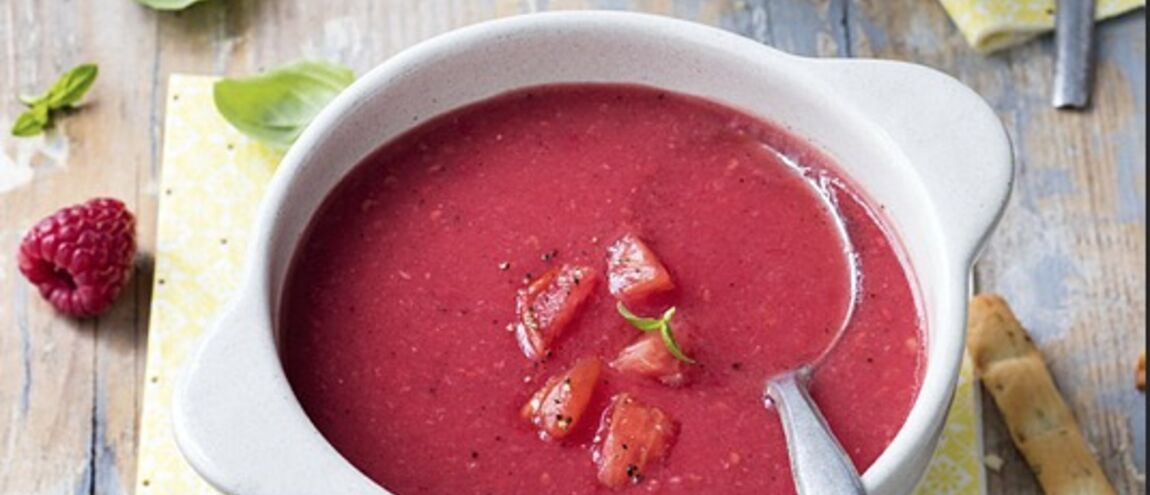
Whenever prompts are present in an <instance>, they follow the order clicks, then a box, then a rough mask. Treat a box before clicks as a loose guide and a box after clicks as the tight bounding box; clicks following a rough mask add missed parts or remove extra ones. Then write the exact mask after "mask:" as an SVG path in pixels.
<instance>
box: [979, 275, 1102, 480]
mask: <svg viewBox="0 0 1150 495" xmlns="http://www.w3.org/2000/svg"><path fill="white" fill-rule="evenodd" d="M967 324H968V333H967V337H966V338H967V341H966V343H967V349H968V350H969V351H970V355H971V358H973V359H974V365H975V372H976V373H977V374H978V376H979V377H981V378H982V383H983V385H985V386H986V388H987V390H989V391H990V395H991V396H993V397H994V402H995V403H996V404H997V405H998V410H999V411H1001V412H1002V416H1003V418H1004V419H1005V420H1006V426H1007V428H1008V429H1009V430H1010V436H1011V438H1012V439H1013V440H1014V445H1015V446H1017V447H1018V450H1019V451H1021V452H1022V456H1023V457H1024V458H1026V463H1027V464H1029V465H1030V469H1031V470H1032V471H1034V475H1035V476H1036V477H1037V478H1038V482H1039V483H1040V484H1041V485H1042V489H1043V491H1045V492H1046V493H1047V495H1079V494H1081V495H1107V494H1113V493H1115V492H1114V488H1113V487H1112V486H1110V481H1109V480H1107V479H1106V474H1105V473H1103V472H1102V468H1101V467H1099V465H1098V461H1097V460H1095V459H1094V455H1093V454H1091V452H1090V449H1089V448H1088V447H1087V445H1086V440H1085V438H1083V436H1082V431H1081V430H1079V428H1078V423H1077V422H1076V421H1075V420H1074V414H1073V413H1071V412H1070V408H1069V407H1067V406H1066V402H1065V401H1064V400H1063V399H1062V395H1061V394H1059V392H1058V389H1057V388H1056V387H1055V385H1054V380H1053V379H1052V378H1051V377H1050V372H1049V371H1048V370H1047V369H1046V363H1045V361H1043V360H1042V355H1041V354H1039V352H1038V348H1037V347H1035V345H1034V342H1033V341H1032V340H1030V336H1029V335H1027V333H1026V330H1025V329H1024V328H1022V325H1021V324H1019V323H1018V320H1017V319H1015V317H1014V314H1013V313H1012V312H1011V311H1010V307H1009V306H1007V305H1006V301H1004V300H1003V299H1002V298H1001V297H999V296H997V295H993V294H981V295H978V296H975V298H974V300H973V301H971V303H970V315H969V318H968V321H967Z"/></svg>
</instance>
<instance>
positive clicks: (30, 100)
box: [17, 95, 48, 107]
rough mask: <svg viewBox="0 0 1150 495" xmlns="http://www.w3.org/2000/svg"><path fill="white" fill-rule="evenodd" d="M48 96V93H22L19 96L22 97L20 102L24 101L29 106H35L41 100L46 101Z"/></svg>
mask: <svg viewBox="0 0 1150 495" xmlns="http://www.w3.org/2000/svg"><path fill="white" fill-rule="evenodd" d="M47 96H48V95H41V96H28V95H20V96H18V97H17V98H19V99H20V103H23V104H25V105H27V106H29V107H34V106H36V105H38V104H39V103H40V102H42V101H44V100H45V99H46V98H47Z"/></svg>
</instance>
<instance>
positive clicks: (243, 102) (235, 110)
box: [212, 60, 355, 148]
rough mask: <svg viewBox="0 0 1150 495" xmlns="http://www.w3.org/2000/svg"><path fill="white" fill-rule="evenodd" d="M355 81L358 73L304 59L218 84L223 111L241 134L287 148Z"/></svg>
mask: <svg viewBox="0 0 1150 495" xmlns="http://www.w3.org/2000/svg"><path fill="white" fill-rule="evenodd" d="M353 81H355V73H353V72H352V71H351V69H348V68H346V67H344V66H342V65H339V64H335V63H332V62H326V61H322V60H303V61H299V62H294V63H291V64H288V65H285V66H283V67H279V68H276V69H273V70H270V71H267V72H265V73H263V74H260V75H258V76H253V77H248V78H243V79H223V80H220V81H219V82H217V83H216V84H215V87H214V88H213V95H212V96H213V99H214V100H215V102H216V109H217V110H219V112H220V115H223V117H224V119H225V120H227V121H228V123H230V124H231V125H232V126H233V127H235V128H236V129H238V130H239V131H240V132H242V133H244V134H246V135H248V136H249V137H252V138H254V139H257V140H259V141H262V142H264V143H266V144H269V145H271V146H273V147H276V148H286V147H288V146H289V145H291V143H292V142H294V141H295V140H296V138H298V137H299V135H300V133H302V132H303V130H304V128H306V127H307V125H308V124H309V123H311V121H312V119H314V118H315V116H316V115H317V114H318V113H319V112H320V110H323V108H324V107H326V106H327V104H328V103H329V102H331V100H332V99H333V98H335V97H336V95H338V94H339V93H340V92H342V91H343V90H344V88H346V87H347V86H349V85H350V84H351V83H352V82H353Z"/></svg>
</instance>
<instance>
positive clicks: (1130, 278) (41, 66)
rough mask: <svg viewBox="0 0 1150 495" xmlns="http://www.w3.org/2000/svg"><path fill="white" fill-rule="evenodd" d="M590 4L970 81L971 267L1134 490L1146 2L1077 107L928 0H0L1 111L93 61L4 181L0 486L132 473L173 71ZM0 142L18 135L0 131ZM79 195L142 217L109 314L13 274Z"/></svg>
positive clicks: (362, 50) (364, 48)
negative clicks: (976, 134)
mask: <svg viewBox="0 0 1150 495" xmlns="http://www.w3.org/2000/svg"><path fill="white" fill-rule="evenodd" d="M588 7H594V8H609V9H637V10H643V11H648V12H655V13H660V14H665V15H675V16H679V17H684V18H688V19H694V20H698V21H700V22H706V23H710V24H716V25H720V26H723V27H724V28H727V29H730V30H733V31H736V32H739V33H741V34H744V35H746V36H749V37H751V38H753V39H756V40H758V41H761V42H764V43H768V44H771V45H774V46H777V47H779V48H782V49H785V50H788V51H791V52H795V53H799V54H804V55H819V56H867V57H870V56H878V57H884V58H895V59H902V60H910V61H915V62H919V63H924V64H927V65H930V66H933V67H936V68H939V69H941V70H944V71H946V72H948V73H950V74H952V75H954V76H956V77H958V78H959V79H961V80H963V81H964V82H966V83H967V84H969V85H971V86H972V87H974V88H975V89H976V90H977V91H979V92H980V93H981V94H982V95H984V96H985V97H986V98H987V99H988V101H990V102H991V104H992V105H993V106H994V107H995V109H996V110H997V111H998V112H999V114H1000V116H1001V117H1002V118H1003V120H1004V121H1005V122H1006V123H1007V125H1008V127H1009V130H1010V132H1011V134H1012V137H1013V138H1014V141H1015V151H1016V153H1017V154H1018V157H1019V164H1020V169H1019V171H1020V175H1019V184H1018V190H1017V192H1016V195H1015V197H1014V200H1013V204H1012V206H1011V210H1010V212H1009V213H1008V215H1007V217H1006V218H1005V219H1004V222H1003V225H1002V228H1001V229H1000V232H999V234H998V235H997V236H996V237H995V238H994V240H993V241H992V243H991V246H990V248H989V250H988V251H987V253H986V256H985V258H984V260H983V261H982V263H980V265H979V268H978V280H979V283H980V284H981V286H982V287H983V288H986V289H989V290H995V291H999V292H1002V293H1004V294H1005V295H1006V296H1007V297H1008V298H1009V299H1010V300H1011V302H1012V303H1013V304H1014V306H1015V309H1016V311H1017V312H1018V314H1019V316H1020V317H1021V318H1022V320H1023V321H1024V322H1025V323H1027V324H1028V325H1029V327H1030V329H1031V331H1032V333H1034V334H1035V335H1036V337H1037V340H1038V341H1039V344H1040V345H1041V347H1042V349H1043V351H1044V352H1045V353H1046V354H1047V357H1048V359H1049V361H1050V363H1051V366H1052V368H1053V372H1054V375H1055V377H1056V379H1057V380H1058V382H1059V384H1060V386H1062V387H1063V389H1064V390H1065V391H1066V395H1067V398H1068V399H1069V402H1070V403H1071V406H1072V407H1073V408H1074V409H1075V411H1076V412H1077V414H1078V415H1079V417H1080V419H1081V422H1082V424H1083V429H1084V431H1085V433H1086V434H1087V436H1088V437H1089V438H1090V440H1091V441H1092V443H1093V444H1094V446H1095V447H1096V449H1097V450H1098V452H1099V453H1100V456H1101V458H1102V461H1103V465H1104V467H1105V469H1106V471H1107V473H1108V474H1109V475H1110V477H1111V479H1112V480H1114V482H1115V484H1116V486H1117V487H1118V489H1119V490H1120V491H1121V492H1123V493H1135V492H1139V493H1140V492H1142V491H1144V489H1145V485H1144V481H1143V480H1142V478H1141V476H1142V475H1141V473H1144V472H1145V462H1146V460H1145V428H1144V424H1145V411H1146V404H1145V396H1144V395H1141V394H1138V393H1136V392H1133V389H1132V386H1131V372H1132V366H1133V359H1134V357H1135V355H1136V354H1137V350H1138V349H1141V348H1144V346H1145V333H1144V328H1145V323H1146V320H1145V312H1144V310H1143V308H1144V306H1145V302H1146V301H1145V282H1146V281H1145V276H1144V273H1145V267H1146V259H1145V207H1144V204H1145V160H1144V157H1145V151H1146V148H1145V146H1146V144H1145V136H1146V128H1145V122H1146V95H1145V82H1146V65H1145V17H1144V14H1141V13H1138V14H1134V15H1129V16H1126V17H1125V18H1123V19H1120V20H1117V21H1115V22H1110V23H1106V24H1104V25H1102V26H1100V27H1099V29H1098V35H1099V37H1100V43H1099V44H1100V47H1099V52H1100V53H1099V59H1098V60H1099V63H1098V67H1099V72H1098V77H1097V81H1096V88H1097V93H1096V95H1095V98H1094V106H1093V108H1092V109H1091V110H1090V111H1088V112H1085V113H1081V114H1068V113H1059V112H1055V111H1053V110H1051V109H1049V108H1048V104H1047V101H1048V99H1049V85H1050V80H1051V79H1050V77H1051V74H1052V71H1053V66H1052V61H1053V58H1052V53H1053V52H1052V49H1051V48H1052V47H1051V43H1050V42H1049V41H1048V40H1047V41H1040V42H1037V43H1032V44H1029V45H1027V46H1024V47H1021V48H1018V49H1014V50H1010V51H1008V52H1006V53H1003V54H1000V55H995V56H990V57H983V56H980V55H977V54H975V53H974V52H973V51H972V50H971V49H970V48H968V47H967V46H966V45H965V43H964V42H963V40H962V39H961V37H960V36H959V35H958V33H957V32H956V31H955V29H954V27H953V25H952V24H951V23H950V21H949V19H948V18H947V17H946V15H945V13H944V12H943V11H942V9H941V8H939V7H938V5H937V4H936V3H935V2H932V1H926V0H865V1H854V2H852V1H848V0H746V1H740V0H728V1H711V0H689V1H678V2H674V1H669V0H592V1H585V0H574V1H565V0H550V1H548V0H524V1H517V0H482V1H467V0H427V1H417V0H392V1H387V2H382V1H376V0H329V1H323V2H317V1H310V0H242V1H241V0H208V1H206V2H204V3H202V4H200V5H197V6H195V7H193V8H191V9H189V10H187V11H185V12H181V13H178V14H171V13H157V12H153V11H150V10H147V9H144V8H142V7H139V6H138V5H136V4H135V3H134V2H132V1H130V0H4V1H0V123H8V122H10V121H11V119H12V118H14V117H15V116H16V114H17V113H18V112H19V111H20V106H19V105H18V104H17V103H16V101H15V99H14V98H13V96H14V95H15V94H16V93H20V92H24V93H33V92H36V91H37V90H40V89H42V88H43V87H44V86H46V85H47V84H50V83H51V82H52V80H53V79H54V78H55V76H56V75H58V74H59V73H60V72H61V71H63V70H64V69H66V68H68V67H70V66H72V65H74V64H77V63H80V62H83V61H89V60H91V61H96V62H99V63H100V65H101V69H102V71H101V76H100V82H99V83H98V84H97V86H96V87H95V89H94V90H93V93H92V95H91V98H90V100H91V101H92V104H90V105H88V106H87V107H86V108H85V109H84V110H82V111H81V112H79V113H77V114H75V115H73V116H70V117H69V118H68V119H67V120H66V121H65V122H64V124H63V126H62V129H61V132H62V133H63V134H64V135H66V136H67V138H68V139H67V140H66V142H68V143H69V145H68V153H67V158H66V159H62V160H51V159H46V158H43V157H41V159H40V160H39V161H38V162H37V167H38V173H37V177H36V179H35V180H34V181H33V183H32V184H30V185H28V186H25V187H23V188H20V189H18V190H15V191H12V192H8V193H4V194H2V195H0V493H4V494H8V493H12V494H40V493H50V494H56V493H84V494H105V495H114V494H124V493H129V492H130V491H131V487H132V483H133V480H134V477H135V464H136V463H135V460H136V447H135V440H136V428H137V425H138V420H139V404H140V400H141V397H140V393H141V390H142V387H141V385H142V378H143V362H144V349H145V345H146V340H147V329H146V322H147V317H148V302H149V295H150V294H149V288H150V287H151V276H150V273H151V272H150V258H149V257H148V255H147V253H150V252H151V250H152V247H153V246H154V242H155V239H154V232H155V229H154V223H155V214H156V210H155V206H156V190H155V189H156V184H157V181H158V173H159V168H160V163H159V152H160V143H161V132H162V129H161V122H162V117H163V115H164V94H163V88H164V85H165V83H166V79H167V76H168V75H169V74H171V73H173V72H193V73H207V74H248V73H252V72H254V71H257V70H260V69H263V68H266V67H270V66H274V65H277V64H280V63H283V62H286V61H290V60H292V59H295V58H298V57H302V56H308V57H323V58H329V59H333V60H338V61H342V62H344V63H346V64H348V65H349V66H351V67H352V68H354V69H356V70H357V71H359V72H363V71H365V70H367V69H369V68H370V67H372V66H374V65H375V64H376V63H378V62H379V61H381V60H383V59H385V58H386V57H388V56H390V55H392V54H394V53H396V52H397V51H399V50H401V49H402V48H404V47H406V46H409V45H410V44H412V43H414V42H417V41H419V40H422V39H426V38H428V37H430V36H433V35H435V34H438V33H441V32H444V31H446V30H448V29H451V28H454V27H458V26H462V25H465V24H469V23H472V22H476V21H479V20H483V19H488V18H492V17H497V16H504V15H511V14H516V13H522V12H529V11H536V10H549V9H566V8H588ZM64 141H65V140H54V141H50V143H49V144H50V145H46V146H47V148H49V149H50V150H56V151H59V144H60V143H62V142H64ZM0 147H2V149H3V151H4V152H5V153H9V154H13V153H15V152H16V148H17V147H18V145H17V144H16V142H15V141H14V140H13V139H11V138H8V137H6V136H5V137H3V138H0ZM96 195H112V196H116V197H119V198H121V199H124V200H125V201H126V202H127V203H128V204H129V207H130V208H131V209H132V210H133V211H135V212H136V213H137V216H138V218H139V223H140V230H139V236H140V244H141V248H142V251H143V253H144V255H143V256H141V260H140V262H139V264H138V266H139V272H138V273H137V276H136V278H135V280H134V282H133V284H132V287H131V288H130V290H129V291H128V293H127V294H125V295H124V297H122V298H121V300H120V301H119V302H118V304H117V306H116V307H115V309H114V310H113V311H112V312H111V313H109V314H108V315H106V316H104V317H102V318H100V319H97V320H91V321H82V322H81V321H73V320H69V319H65V318H61V317H59V316H57V315H55V313H54V312H52V311H51V310H50V308H48V306H47V305H46V304H44V303H43V302H42V301H40V299H39V297H38V296H37V295H36V294H35V293H34V292H33V291H32V289H31V288H29V287H28V286H27V284H25V283H24V281H23V279H22V278H21V277H20V276H19V274H18V273H16V270H15V268H14V260H13V256H12V253H13V252H14V248H13V246H15V245H16V244H17V243H18V242H19V238H20V236H21V235H22V234H23V232H24V230H25V229H27V228H28V227H29V226H30V225H31V224H32V223H33V222H35V221H36V220H37V219H38V218H40V217H42V216H44V215H46V214H48V213H50V212H51V211H53V210H54V209H56V208H58V207H60V206H62V205H65V204H69V203H74V202H79V201H82V200H85V199H87V198H89V197H91V196H96ZM986 425H987V438H986V442H987V448H988V451H990V452H993V453H995V454H997V455H1000V456H1002V457H1003V458H1005V459H1006V461H1007V462H1006V465H1005V466H1004V468H1003V470H1002V471H1001V472H1000V473H996V474H992V476H991V487H992V493H1011V494H1013V493H1035V492H1036V488H1035V486H1034V483H1033V479H1032V477H1031V476H1030V475H1029V472H1028V471H1027V469H1026V468H1025V466H1024V465H1023V463H1022V462H1021V460H1020V459H1019V458H1018V456H1017V455H1016V454H1015V453H1014V450H1013V447H1012V446H1011V445H1010V442H1009V439H1008V437H1007V436H1006V435H1005V433H1004V431H1003V428H1002V426H1001V422H1000V421H999V419H998V417H997V415H996V414H995V412H994V411H993V410H990V408H988V411H987V413H986Z"/></svg>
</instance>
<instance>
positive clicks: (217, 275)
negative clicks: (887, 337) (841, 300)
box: [135, 75, 984, 495]
mask: <svg viewBox="0 0 1150 495" xmlns="http://www.w3.org/2000/svg"><path fill="white" fill-rule="evenodd" d="M213 81H214V79H212V78H208V77H197V76H182V75H175V76H172V79H171V81H170V82H169V85H168V101H167V108H168V110H167V120H166V121H165V124H164V127H165V130H164V156H163V174H162V178H161V181H160V213H159V220H158V221H159V226H158V234H157V235H158V239H157V246H156V255H155V256H156V270H155V285H154V288H153V292H152V316H151V322H150V324H149V340H148V361H147V381H146V388H145V391H144V409H143V411H144V412H143V420H142V421H141V426H140V448H139V467H138V471H137V480H136V490H135V493H136V494H137V495H148V494H158V495H159V494H162V495H173V494H174V495H214V494H216V493H217V492H215V491H214V490H212V488H211V487H210V486H208V484H207V483H205V482H204V481H202V480H201V479H200V478H199V476H197V475H196V473H195V472H193V471H192V469H191V468H190V467H189V466H188V465H187V463H186V462H184V459H183V457H182V456H181V455H180V453H179V450H178V449H177V447H176V444H175V440H174V439H173V437H172V428H171V398H172V386H173V385H174V384H175V378H176V376H177V374H178V373H179V372H180V370H181V369H183V368H184V365H185V364H186V363H187V360H188V357H189V356H190V355H191V353H192V351H193V350H194V349H195V346H196V342H197V340H198V338H199V337H200V335H201V334H202V333H203V331H204V329H205V328H206V327H207V326H208V325H209V324H210V322H211V321H212V317H213V315H215V313H216V311H218V310H219V309H221V308H222V307H223V305H224V303H225V301H227V300H228V298H229V297H230V296H231V294H232V292H233V291H234V290H235V289H236V287H237V285H238V283H239V275H240V273H242V272H243V270H242V269H241V267H242V266H243V262H244V261H243V257H244V255H245V253H246V250H245V249H244V248H245V246H246V244H247V242H248V234H249V233H250V231H251V229H250V228H249V227H250V226H251V223H252V221H253V218H254V216H255V212H256V207H257V205H258V203H259V200H260V197H261V196H262V195H263V191H264V186H265V185H266V184H267V182H268V180H269V179H271V175H272V171H273V170H274V169H275V166H276V164H277V163H279V159H280V155H279V154H277V153H275V152H272V151H269V150H267V149H266V148H264V147H262V146H260V145H259V144H257V143H254V142H251V141H249V140H248V139H247V138H245V137H244V136H242V135H241V134H239V133H238V132H236V131H235V130H234V129H232V128H231V126H229V125H228V124H227V123H226V122H224V120H223V118H221V117H220V116H219V114H217V113H216V111H215V105H214V104H213V103H212V82H213ZM971 376H972V373H971V368H970V365H969V363H966V364H964V366H963V371H962V377H961V379H960V381H959V386H958V392H957V394H956V395H955V398H954V404H953V406H952V408H951V413H950V417H949V419H948V422H947V425H946V430H945V432H944V433H943V439H942V444H941V445H940V447H939V449H938V452H937V453H936V454H935V458H934V460H933V462H932V464H931V467H930V471H929V472H928V473H927V476H926V479H925V480H923V483H922V486H921V487H920V488H919V490H918V493H919V494H922V495H940V494H954V495H981V494H982V493H983V485H984V483H983V470H982V463H981V455H980V452H981V446H980V441H979V438H981V431H980V428H979V408H978V404H977V402H976V400H977V396H976V394H975V393H974V390H975V389H974V388H973V387H972V381H971ZM241 495H242V494H241Z"/></svg>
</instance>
